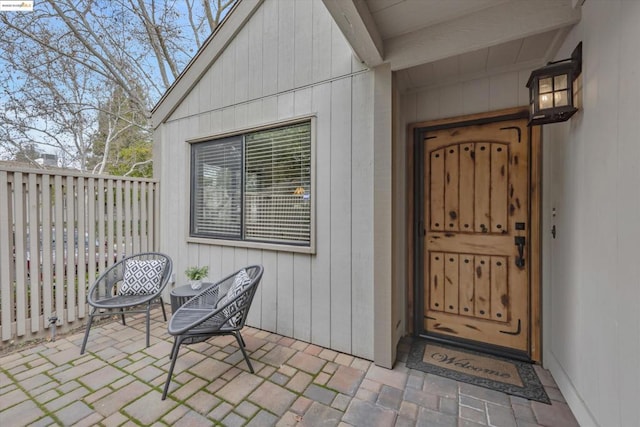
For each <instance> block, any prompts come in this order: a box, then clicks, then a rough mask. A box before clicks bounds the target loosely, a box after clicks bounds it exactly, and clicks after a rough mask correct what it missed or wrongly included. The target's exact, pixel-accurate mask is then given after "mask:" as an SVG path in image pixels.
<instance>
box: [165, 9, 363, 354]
mask: <svg viewBox="0 0 640 427" xmlns="http://www.w3.org/2000/svg"><path fill="white" fill-rule="evenodd" d="M352 67H354V68H353V69H352ZM372 82H373V74H372V73H371V72H368V71H366V70H363V69H362V67H361V66H360V65H359V64H358V62H357V61H355V60H354V59H353V55H352V53H351V50H350V48H349V46H348V44H347V43H346V41H345V40H344V38H343V36H342V34H341V32H340V30H339V29H338V28H337V26H336V25H335V23H334V22H333V20H332V19H331V16H330V15H329V13H328V12H327V10H326V9H325V7H324V5H323V4H322V1H321V0H300V1H291V0H266V1H265V2H264V4H263V5H262V6H261V7H260V8H259V9H258V10H257V11H256V13H255V14H254V15H253V16H252V17H251V19H250V20H249V21H248V23H247V24H246V26H245V27H244V28H243V29H242V30H241V31H240V32H239V33H238V35H237V36H236V37H235V39H234V40H232V41H231V43H230V44H229V46H228V47H227V48H226V49H225V51H224V52H223V53H222V55H221V56H220V58H219V59H218V60H217V61H216V62H215V63H214V64H213V65H212V66H211V68H210V69H209V71H208V72H207V74H206V75H205V76H204V77H203V79H202V80H201V81H200V82H199V83H198V84H197V86H196V87H195V89H194V90H193V91H192V92H191V93H190V94H189V95H188V96H187V97H186V98H185V100H184V101H183V102H182V104H181V106H180V107H179V108H177V109H176V111H175V112H174V113H173V115H172V116H171V117H170V118H169V120H167V121H166V122H165V123H164V124H162V125H161V126H160V127H159V128H158V131H157V132H158V133H159V136H157V138H156V140H157V141H158V143H159V144H161V150H160V152H161V153H162V156H161V159H162V160H161V163H160V164H159V165H158V164H156V173H157V174H158V177H159V179H160V181H161V182H162V185H161V191H162V197H161V209H160V212H161V220H162V226H161V236H162V239H161V245H162V250H163V251H166V252H167V253H168V254H170V255H171V256H172V258H173V259H174V263H175V271H176V286H177V285H180V284H182V282H183V281H184V275H183V271H184V270H185V268H186V267H187V266H189V265H194V264H206V265H209V266H210V274H209V275H210V277H211V278H212V279H215V278H217V277H221V276H222V275H223V274H227V273H230V272H231V271H233V269H235V268H240V267H241V266H243V265H246V264H252V263H261V264H263V265H264V266H265V274H264V276H263V280H262V284H261V286H260V287H259V288H258V293H257V294H256V299H255V300H254V304H253V306H252V309H251V312H250V316H249V321H248V323H249V324H250V325H252V326H255V327H258V328H262V329H265V330H268V331H272V332H275V333H278V334H282V335H286V336H293V337H295V338H298V339H301V340H305V341H309V342H312V343H315V344H318V345H322V346H327V347H331V348H333V349H335V350H338V351H342V352H346V353H351V354H355V355H358V356H361V357H365V358H369V359H373V356H374V352H373V335H374V334H373V292H374V289H373V280H372V277H373V266H374V262H373V247H372V242H373V237H372V236H371V230H372V226H373V191H372V181H371V180H372V177H373V176H374V173H373V167H374V165H373V160H372V159H373V133H372V128H373V109H372V105H371V104H372V103H371V100H372V91H373V83H372ZM356 91H357V92H356ZM303 115H315V116H316V118H317V120H316V129H315V137H316V157H315V183H316V192H315V194H314V196H315V199H316V254H314V255H305V254H298V253H295V254H294V253H291V252H278V251H271V250H259V249H239V248H233V247H230V246H215V245H208V244H195V243H187V237H188V221H189V208H188V206H189V172H188V171H189V146H188V144H186V143H185V140H188V139H191V138H194V137H201V136H207V135H213V134H215V133H220V132H224V131H231V130H242V129H243V128H248V127H251V126H257V125H261V124H268V123H271V122H274V121H277V120H282V119H288V118H292V117H299V116H303ZM356 214H357V217H356V216H354V215H356ZM355 245H357V247H356V246H355ZM356 298H357V299H356Z"/></svg>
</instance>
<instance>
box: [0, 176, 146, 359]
mask: <svg viewBox="0 0 640 427" xmlns="http://www.w3.org/2000/svg"><path fill="white" fill-rule="evenodd" d="M158 196H159V192H158V183H157V181H155V180H150V179H140V178H133V179H131V178H124V177H115V176H103V175H88V174H80V173H76V172H73V171H67V170H62V169H56V170H54V171H51V170H47V171H44V170H37V169H35V170H32V169H24V168H15V167H10V166H0V334H1V336H2V340H1V341H0V347H2V346H4V345H6V344H8V343H11V342H15V341H21V340H27V339H32V338H36V337H42V336H44V335H45V334H46V332H47V329H48V328H49V327H50V319H51V318H52V317H54V316H55V317H57V319H58V320H57V322H56V325H57V326H58V327H62V329H63V330H64V329H70V328H72V327H76V326H80V325H81V323H82V319H84V317H85V316H86V315H87V304H86V293H87V289H88V287H89V286H90V285H91V283H93V281H94V280H95V278H96V277H97V276H98V275H99V274H100V273H101V272H102V271H104V269H105V268H106V267H108V266H110V265H112V264H113V263H114V262H116V261H117V260H120V259H121V258H122V257H124V256H125V255H129V254H133V253H138V252H144V251H152V250H155V249H156V242H157V236H158V230H157V227H158V224H159V222H158Z"/></svg>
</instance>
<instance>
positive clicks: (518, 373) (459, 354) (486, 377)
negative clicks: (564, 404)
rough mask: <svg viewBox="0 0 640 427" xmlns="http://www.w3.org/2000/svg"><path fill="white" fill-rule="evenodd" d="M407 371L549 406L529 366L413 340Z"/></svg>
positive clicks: (536, 376) (538, 380) (417, 339)
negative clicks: (414, 370) (416, 371)
mask: <svg viewBox="0 0 640 427" xmlns="http://www.w3.org/2000/svg"><path fill="white" fill-rule="evenodd" d="M407 367H408V368H411V369H417V370H419V371H422V372H427V373H430V374H434V375H438V376H441V377H445V378H449V379H452V380H456V381H461V382H465V383H469V384H474V385H477V386H480V387H485V388H488V389H491V390H497V391H501V392H503V393H507V394H511V395H513V396H519V397H523V398H525V399H529V400H536V401H538V402H542V403H546V404H550V403H551V401H550V400H549V396H547V393H546V392H545V391H544V387H543V386H542V383H540V379H539V378H538V375H536V372H535V370H534V369H533V366H532V365H531V364H529V363H525V362H518V361H515V360H510V359H504V358H501V357H496V356H491V355H487V354H483V353H478V352H475V351H471V350H465V349H460V348H454V347H449V346H444V345H442V344H435V343H431V342H429V341H426V340H424V339H419V338H415V339H414V340H413V343H412V344H411V350H410V351H409V357H408V358H407Z"/></svg>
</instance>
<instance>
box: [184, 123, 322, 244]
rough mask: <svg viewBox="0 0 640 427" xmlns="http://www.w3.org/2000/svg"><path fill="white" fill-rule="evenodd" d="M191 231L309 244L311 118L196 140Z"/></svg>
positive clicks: (271, 241) (227, 237)
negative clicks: (283, 124) (259, 129)
mask: <svg viewBox="0 0 640 427" xmlns="http://www.w3.org/2000/svg"><path fill="white" fill-rule="evenodd" d="M191 179H192V197H191V200H192V209H191V235H192V236H196V237H211V238H221V239H238V240H247V241H258V242H268V243H281V244H289V245H300V246H309V245H310V242H311V197H312V195H311V123H310V122H304V123H297V124H293V125H288V126H283V127H279V128H272V129H266V130H261V131H257V132H252V133H247V134H244V135H239V136H234V137H231V138H225V139H220V140H213V141H207V142H202V143H196V144H193V145H192V178H191Z"/></svg>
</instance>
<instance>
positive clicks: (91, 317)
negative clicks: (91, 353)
mask: <svg viewBox="0 0 640 427" xmlns="http://www.w3.org/2000/svg"><path fill="white" fill-rule="evenodd" d="M95 311H96V310H95V309H93V310H91V314H89V321H88V322H87V329H86V330H85V332H84V339H83V340H82V348H81V349H80V354H84V349H85V348H86V346H87V339H88V338H89V330H90V329H91V323H93V313H95Z"/></svg>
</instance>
